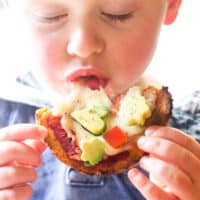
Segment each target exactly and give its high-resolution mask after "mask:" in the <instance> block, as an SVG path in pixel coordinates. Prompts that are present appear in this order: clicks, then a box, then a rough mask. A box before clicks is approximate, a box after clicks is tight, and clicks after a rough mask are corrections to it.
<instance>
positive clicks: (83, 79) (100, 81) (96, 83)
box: [66, 68, 108, 90]
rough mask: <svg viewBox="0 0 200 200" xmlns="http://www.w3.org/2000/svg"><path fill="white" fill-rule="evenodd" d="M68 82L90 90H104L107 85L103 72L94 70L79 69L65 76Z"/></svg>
mask: <svg viewBox="0 0 200 200" xmlns="http://www.w3.org/2000/svg"><path fill="white" fill-rule="evenodd" d="M66 79H67V81H69V82H80V84H82V85H85V86H87V87H89V88H90V89H92V90H97V89H100V87H103V88H105V87H106V85H107V83H108V78H107V77H106V76H105V74H104V73H103V72H100V71H99V70H98V69H96V68H80V69H78V70H75V71H74V72H72V73H70V74H68V75H67V76H66Z"/></svg>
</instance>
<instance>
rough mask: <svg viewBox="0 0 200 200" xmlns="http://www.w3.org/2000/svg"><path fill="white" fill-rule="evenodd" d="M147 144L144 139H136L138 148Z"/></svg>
mask: <svg viewBox="0 0 200 200" xmlns="http://www.w3.org/2000/svg"><path fill="white" fill-rule="evenodd" d="M146 143H147V139H146V138H145V137H140V138H139V139H138V145H139V146H143V145H145V144H146Z"/></svg>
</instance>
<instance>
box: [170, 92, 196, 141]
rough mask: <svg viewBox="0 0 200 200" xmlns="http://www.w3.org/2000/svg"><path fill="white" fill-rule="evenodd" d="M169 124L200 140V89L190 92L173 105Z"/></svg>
mask: <svg viewBox="0 0 200 200" xmlns="http://www.w3.org/2000/svg"><path fill="white" fill-rule="evenodd" d="M171 125H172V126H173V127H175V128H178V129H181V130H183V131H184V132H185V133H187V134H189V135H191V136H192V137H194V138H195V139H197V140H198V141H199V142H200V90H199V91H194V92H192V93H191V94H189V95H187V97H185V98H184V99H183V100H182V101H181V102H180V103H179V102H178V103H176V104H175V105H174V109H173V115H172V119H171Z"/></svg>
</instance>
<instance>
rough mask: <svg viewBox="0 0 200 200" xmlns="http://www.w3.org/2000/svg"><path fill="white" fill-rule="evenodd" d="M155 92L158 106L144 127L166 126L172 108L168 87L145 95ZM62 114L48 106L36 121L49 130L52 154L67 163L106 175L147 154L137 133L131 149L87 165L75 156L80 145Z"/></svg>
mask: <svg viewBox="0 0 200 200" xmlns="http://www.w3.org/2000/svg"><path fill="white" fill-rule="evenodd" d="M149 92H152V93H155V95H156V99H155V102H154V103H155V108H154V110H153V113H152V116H151V117H150V118H149V119H147V120H146V122H145V127H147V126H150V125H167V124H168V121H169V118H170V116H171V111H172V98H171V95H170V93H169V92H168V90H167V88H164V87H163V88H162V89H160V90H158V89H155V88H153V87H149V88H147V89H146V90H144V94H145V95H148V93H149ZM61 117H62V116H54V115H53V114H52V112H51V111H50V110H48V109H46V108H42V109H39V110H37V111H36V122H37V124H40V125H42V126H45V127H46V128H47V129H48V136H47V138H46V142H47V144H48V146H49V147H50V149H51V150H52V152H53V154H54V155H55V156H56V157H57V158H58V159H59V160H60V161H62V162H63V163H65V164H66V165H68V166H70V167H72V168H74V169H76V170H77V171H79V172H81V173H83V174H86V175H98V176H101V175H105V176H109V175H112V174H116V173H121V172H123V171H125V170H127V169H129V168H131V167H133V166H135V165H136V164H137V162H138V161H139V159H140V158H141V157H142V156H143V155H144V154H145V153H144V152H143V151H141V150H140V149H138V147H137V144H136V143H137V140H138V138H139V137H140V136H141V135H142V134H143V133H140V134H137V135H134V136H132V138H131V141H130V143H131V148H130V149H128V150H125V151H123V152H121V153H118V154H117V155H114V156H108V157H107V158H106V159H104V160H103V161H101V162H100V163H98V164H96V165H94V166H85V165H84V162H83V161H81V160H78V159H73V156H74V155H76V154H78V153H80V148H79V146H78V145H77V144H76V142H75V141H74V140H72V138H69V137H68V135H67V134H66V132H65V130H64V129H63V128H62V126H61Z"/></svg>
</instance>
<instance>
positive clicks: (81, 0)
mask: <svg viewBox="0 0 200 200" xmlns="http://www.w3.org/2000/svg"><path fill="white" fill-rule="evenodd" d="M8 1H9V3H10V4H12V5H16V6H17V5H19V4H20V5H36V4H37V5H43V4H45V5H55V4H60V5H67V4H71V3H74V4H100V3H101V4H102V3H103V4H107V3H109V4H112V5H113V6H114V5H116V4H120V3H136V2H139V1H143V0H8Z"/></svg>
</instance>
